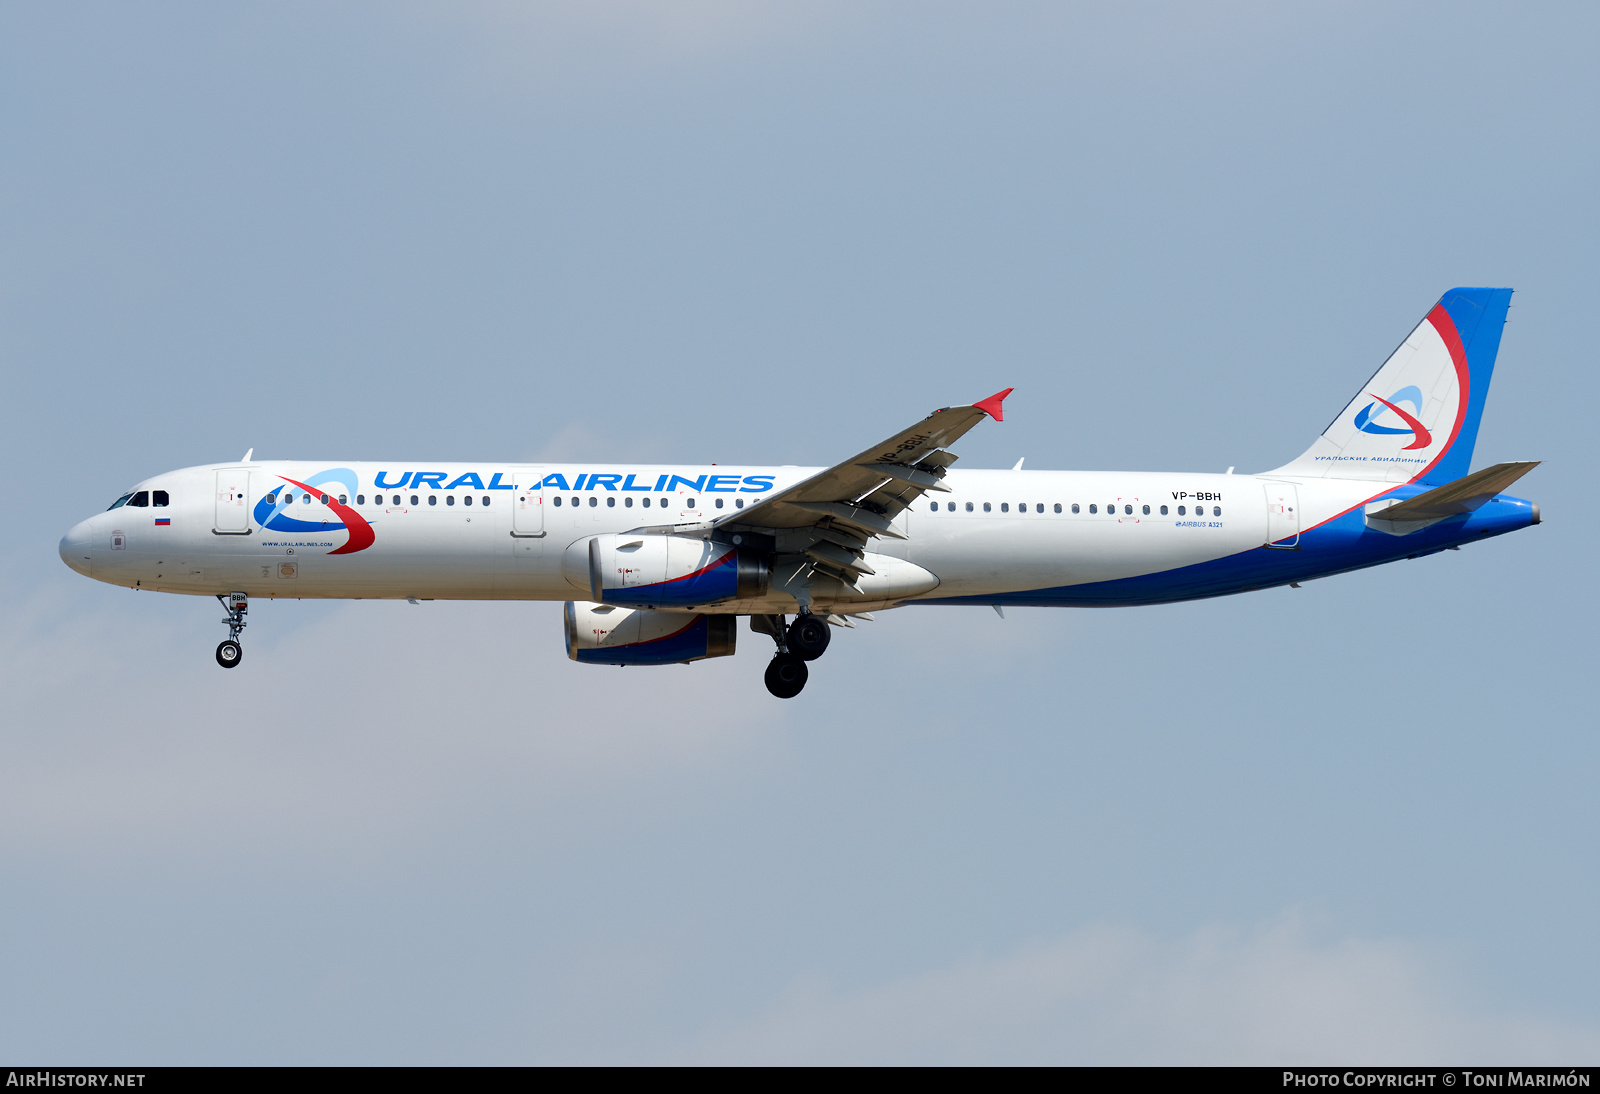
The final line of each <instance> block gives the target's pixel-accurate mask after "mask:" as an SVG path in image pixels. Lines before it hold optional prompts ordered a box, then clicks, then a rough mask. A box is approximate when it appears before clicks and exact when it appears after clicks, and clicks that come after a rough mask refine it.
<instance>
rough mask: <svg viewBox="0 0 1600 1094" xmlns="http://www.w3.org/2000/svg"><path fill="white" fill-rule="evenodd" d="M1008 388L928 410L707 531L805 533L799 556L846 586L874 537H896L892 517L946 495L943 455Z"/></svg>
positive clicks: (950, 457)
mask: <svg viewBox="0 0 1600 1094" xmlns="http://www.w3.org/2000/svg"><path fill="white" fill-rule="evenodd" d="M1012 390H1013V389H1012V388H1006V389H1005V390H1004V391H1001V392H997V393H996V394H994V395H991V396H989V397H988V398H987V399H983V400H981V401H979V402H976V403H973V404H972V405H971V406H953V407H945V408H944V409H943V410H935V411H934V412H933V413H932V414H929V415H928V416H927V417H926V418H924V419H922V421H920V422H918V423H917V424H916V425H914V426H912V427H911V428H909V429H903V430H901V431H900V432H899V433H896V434H895V435H894V436H892V437H890V438H888V439H887V440H885V441H883V442H882V443H881V444H876V445H874V446H873V447H871V448H869V449H867V450H866V451H865V452H861V453H858V454H857V455H855V456H852V457H851V458H850V459H848V460H845V461H844V462H843V463H839V464H835V465H834V466H833V467H830V468H828V469H827V470H826V471H822V472H819V473H818V474H816V475H813V476H811V477H810V478H809V479H805V480H803V481H801V482H798V483H796V484H795V485H793V486H791V487H789V488H788V489H786V490H783V491H781V492H779V493H777V494H774V495H773V496H772V497H770V498H765V499H763V500H762V501H761V502H759V503H758V504H756V505H754V506H752V507H751V508H748V509H744V510H741V511H739V512H737V513H730V514H729V515H727V516H725V517H723V518H721V519H720V520H717V521H715V522H714V524H713V527H715V528H718V529H727V528H730V527H739V528H751V529H754V530H758V531H759V530H783V529H796V530H800V529H811V530H812V532H813V534H812V535H811V536H810V537H807V538H809V540H810V541H811V542H810V544H809V546H806V547H805V548H804V551H803V553H804V554H805V555H806V556H807V558H808V559H809V560H810V563H811V565H812V566H813V567H814V568H816V569H819V570H821V571H823V572H824V573H827V574H829V575H830V576H833V577H837V578H839V579H841V580H843V581H844V582H845V583H846V584H848V585H854V584H855V579H856V577H857V576H858V575H859V574H861V573H871V572H872V570H871V569H870V568H868V567H866V566H865V565H864V564H863V563H862V561H861V555H862V553H863V551H864V549H865V547H866V543H867V541H868V540H869V539H872V538H873V537H874V536H890V537H892V538H895V539H900V538H902V537H901V536H900V535H899V533H897V532H895V531H894V530H893V528H892V527H890V525H891V522H892V521H893V520H894V518H895V517H897V516H899V515H900V514H901V513H902V512H904V511H905V509H906V508H907V507H908V506H909V505H911V504H912V503H913V502H915V501H916V500H917V498H919V497H921V496H922V495H923V494H924V493H926V492H928V491H936V492H943V493H948V492H949V487H947V486H945V485H944V484H943V483H941V482H940V481H939V480H940V479H942V478H944V475H945V469H946V468H948V467H949V466H950V465H951V464H953V463H955V462H956V459H957V457H956V455H955V454H954V453H953V452H950V451H949V446H950V445H952V444H954V443H955V441H956V440H957V439H959V438H960V437H961V436H962V435H963V434H965V433H966V432H967V430H969V429H971V428H972V427H973V426H975V425H977V424H978V423H979V422H981V421H983V419H984V418H985V417H991V418H993V419H994V420H995V421H997V422H998V421H1003V420H1004V413H1003V410H1002V406H1001V404H1002V403H1003V402H1004V400H1005V397H1006V396H1007V395H1010V394H1011V392H1012Z"/></svg>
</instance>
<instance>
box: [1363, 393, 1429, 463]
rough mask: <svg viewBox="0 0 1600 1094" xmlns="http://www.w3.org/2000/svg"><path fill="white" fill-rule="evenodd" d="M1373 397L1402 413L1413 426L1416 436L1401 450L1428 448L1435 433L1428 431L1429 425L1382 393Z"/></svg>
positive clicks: (1407, 423)
mask: <svg viewBox="0 0 1600 1094" xmlns="http://www.w3.org/2000/svg"><path fill="white" fill-rule="evenodd" d="M1367 394H1368V395H1372V392H1370V391H1369V392H1367ZM1372 397H1373V398H1374V399H1376V400H1378V402H1380V403H1382V404H1383V405H1384V406H1386V407H1388V408H1389V409H1390V410H1392V411H1394V412H1395V413H1396V414H1398V415H1400V417H1401V418H1402V419H1404V421H1405V423H1406V425H1408V426H1410V427H1411V432H1412V433H1414V434H1416V436H1415V437H1414V438H1412V441H1411V443H1410V444H1408V445H1406V446H1405V447H1404V448H1402V449H1401V450H1400V451H1402V452H1409V451H1411V450H1412V449H1413V448H1427V447H1428V446H1429V445H1430V444H1432V443H1433V434H1432V433H1429V432H1428V427H1427V426H1425V425H1423V424H1422V423H1421V422H1419V421H1417V420H1416V419H1415V418H1413V417H1412V416H1411V415H1410V414H1407V413H1406V412H1405V411H1403V410H1401V409H1400V408H1399V407H1397V406H1395V405H1394V404H1393V403H1391V402H1390V401H1389V400H1388V399H1385V398H1384V397H1383V396H1382V395H1372Z"/></svg>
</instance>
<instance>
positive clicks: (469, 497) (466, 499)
mask: <svg viewBox="0 0 1600 1094" xmlns="http://www.w3.org/2000/svg"><path fill="white" fill-rule="evenodd" d="M461 504H462V505H471V504H472V495H471V494H468V495H466V496H465V497H463V498H462V499H461Z"/></svg>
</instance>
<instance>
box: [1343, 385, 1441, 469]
mask: <svg viewBox="0 0 1600 1094" xmlns="http://www.w3.org/2000/svg"><path fill="white" fill-rule="evenodd" d="M1367 394H1369V395H1372V398H1373V400H1374V401H1373V402H1370V403H1368V404H1367V405H1366V406H1364V407H1362V408H1361V409H1360V410H1359V411H1357V413H1356V428H1357V429H1359V430H1361V432H1363V433H1393V434H1396V435H1401V434H1405V433H1409V434H1411V443H1410V444H1408V445H1406V446H1405V448H1403V449H1401V451H1402V452H1409V451H1411V450H1412V449H1413V448H1427V447H1428V446H1429V445H1430V444H1432V443H1433V434H1432V433H1429V432H1428V427H1427V426H1425V425H1423V424H1422V423H1421V422H1420V421H1418V420H1417V415H1418V414H1421V413H1422V389H1421V388H1419V387H1417V385H1416V384H1410V385H1408V386H1406V387H1403V388H1401V389H1400V390H1399V391H1397V392H1395V393H1394V394H1393V395H1391V396H1389V397H1388V398H1387V399H1385V398H1384V397H1383V396H1381V395H1376V394H1373V393H1372V392H1368V393H1367ZM1379 403H1382V404H1383V409H1379V407H1378V404H1379ZM1399 403H1410V404H1411V406H1412V410H1413V411H1414V413H1412V412H1408V411H1406V410H1405V409H1404V408H1402V407H1400V406H1398V405H1397V404H1399ZM1385 410H1389V411H1393V412H1394V415H1395V417H1396V418H1398V419H1400V421H1402V422H1404V423H1405V424H1404V425H1400V426H1395V425H1379V424H1378V423H1377V422H1376V421H1374V420H1373V419H1375V418H1381V417H1383V414H1384V411H1385ZM1374 411H1376V413H1374Z"/></svg>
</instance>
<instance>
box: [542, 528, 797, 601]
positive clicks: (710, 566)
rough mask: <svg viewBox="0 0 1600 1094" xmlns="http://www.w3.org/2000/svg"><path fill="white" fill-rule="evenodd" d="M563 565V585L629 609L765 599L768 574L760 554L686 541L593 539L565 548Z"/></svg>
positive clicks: (682, 538)
mask: <svg viewBox="0 0 1600 1094" xmlns="http://www.w3.org/2000/svg"><path fill="white" fill-rule="evenodd" d="M585 555H587V557H585ZM562 561H563V565H562V570H563V572H564V573H565V574H566V577H567V580H568V581H570V582H571V583H572V584H574V585H576V586H578V587H579V588H586V589H588V591H589V596H590V598H591V599H592V600H595V601H597V602H603V603H606V604H616V605H620V606H622V607H628V608H687V607H693V606H697V605H701V604H715V603H717V602H719V601H723V600H734V599H739V600H751V599H755V598H757V597H761V596H765V595H766V592H767V584H768V579H769V576H770V573H771V570H770V565H769V563H768V562H767V560H766V559H765V558H762V557H761V556H760V555H757V554H755V553H753V552H751V551H748V550H744V549H742V548H741V547H739V546H737V545H734V544H730V543H719V542H715V541H712V540H708V539H694V538H691V537H688V536H664V535H646V534H630V533H623V534H620V535H603V536H594V537H592V538H590V539H588V540H586V541H585V540H580V541H579V542H577V543H574V544H573V545H572V546H571V547H569V548H567V553H566V557H565V558H564V559H563V560H562Z"/></svg>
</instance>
